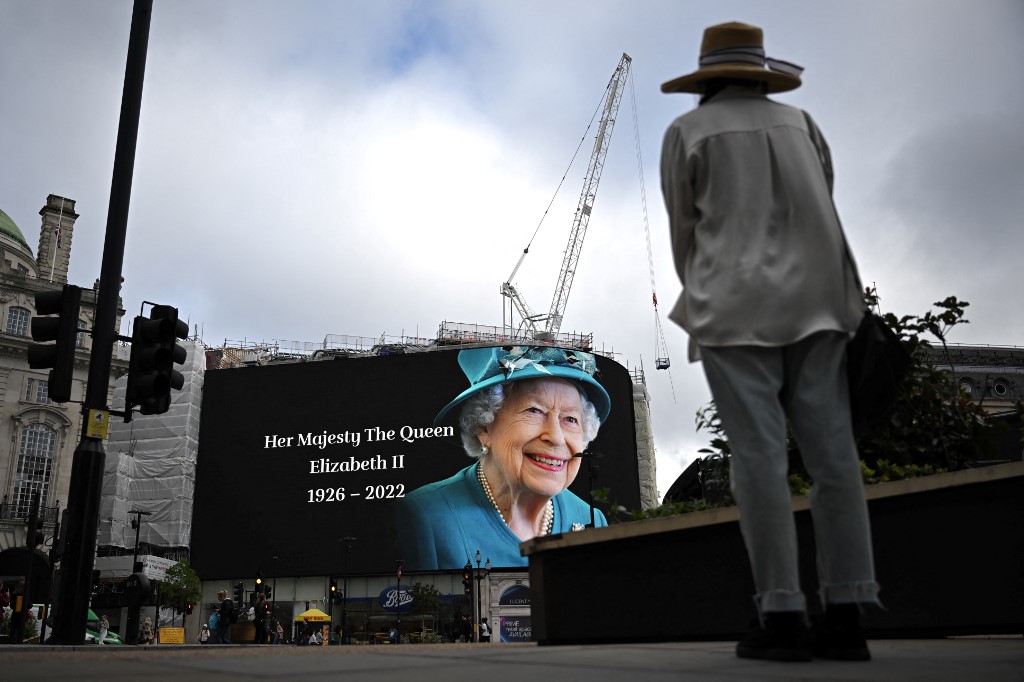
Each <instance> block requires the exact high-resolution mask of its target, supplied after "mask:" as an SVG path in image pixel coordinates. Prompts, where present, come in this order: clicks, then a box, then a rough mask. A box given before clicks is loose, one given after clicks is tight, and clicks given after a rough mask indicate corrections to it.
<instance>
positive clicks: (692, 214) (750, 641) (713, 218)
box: [661, 22, 879, 660]
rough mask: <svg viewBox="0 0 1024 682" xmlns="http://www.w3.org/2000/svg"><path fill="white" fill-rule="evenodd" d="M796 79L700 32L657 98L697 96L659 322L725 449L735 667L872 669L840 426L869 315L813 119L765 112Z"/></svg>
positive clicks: (673, 190) (668, 136)
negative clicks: (679, 337) (780, 663)
mask: <svg viewBox="0 0 1024 682" xmlns="http://www.w3.org/2000/svg"><path fill="white" fill-rule="evenodd" d="M801 72H802V69H801V68H800V67H798V66H795V65H793V64H789V63H787V62H782V61H779V60H775V59H770V58H767V57H765V54H764V41H763V32H762V30H761V29H760V28H758V27H756V26H751V25H749V24H743V23H738V22H730V23H726V24H719V25H716V26H711V27H709V28H707V29H706V30H705V31H704V37H703V43H702V45H701V54H700V63H699V68H698V69H697V71H695V72H693V73H690V74H687V75H685V76H681V77H679V78H676V79H674V80H671V81H668V82H666V83H664V84H663V85H662V86H661V89H662V91H663V92H684V93H695V94H698V95H700V101H699V104H698V105H697V107H696V108H695V109H694V110H693V111H690V112H689V113H687V114H684V115H683V116H680V117H679V118H677V119H676V120H675V121H673V122H672V124H671V125H670V126H669V128H668V130H667V131H666V133H665V138H664V143H663V147H662V157H661V181H662V192H663V194H664V198H665V205H666V208H667V210H668V217H669V226H670V229H671V236H672V250H673V257H674V260H675V265H676V270H677V272H678V274H679V278H680V280H681V283H682V285H683V291H682V293H681V294H680V296H679V299H678V301H677V302H676V304H675V306H674V308H673V309H672V312H671V313H670V315H669V317H670V318H671V319H672V320H673V321H675V322H677V323H678V324H679V325H681V326H682V327H683V328H684V329H685V330H686V332H687V333H688V335H689V357H690V360H691V361H697V360H700V361H702V362H703V368H704V373H705V376H706V377H707V381H708V384H709V386H710V388H711V394H712V397H713V398H714V401H715V405H716V407H717V410H718V416H719V418H720V419H721V423H722V426H723V428H724V430H725V433H726V436H727V437H728V439H729V446H730V449H731V451H732V457H731V486H732V492H733V497H734V498H735V500H736V504H737V505H738V507H739V511H740V529H741V531H742V534H743V539H744V542H745V544H746V548H747V555H748V558H749V560H750V564H751V569H752V572H753V577H754V585H755V589H756V596H755V604H756V606H757V610H758V615H759V624H758V626H757V627H756V628H755V629H754V630H753V631H752V632H751V633H750V634H748V635H747V636H746V637H744V638H743V639H742V640H741V641H740V642H739V644H738V645H737V648H736V654H737V655H738V656H739V657H741V658H766V659H773V660H810V658H811V657H812V653H813V655H818V656H822V657H826V658H837V659H848V660H868V659H869V658H870V653H869V651H868V648H867V643H866V641H865V639H864V635H863V631H862V630H861V625H860V608H861V606H862V605H864V604H877V603H878V590H879V587H878V584H877V583H876V582H875V575H874V561H873V558H872V553H871V531H870V527H869V524H868V515H867V505H866V502H865V499H864V490H863V483H862V478H861V473H860V463H859V456H858V454H857V448H856V445H855V443H854V440H853V432H852V427H851V424H850V409H849V396H848V388H847V380H846V344H847V342H848V341H849V339H850V338H851V336H852V334H853V332H854V330H855V329H856V328H857V324H858V322H859V321H860V319H861V317H862V316H863V311H864V308H865V303H864V301H863V299H862V296H861V293H860V292H861V287H860V283H859V278H858V275H857V270H856V265H855V264H854V261H853V257H852V255H851V254H850V253H849V249H848V248H847V246H846V242H845V238H844V236H843V234H842V228H841V226H840V224H839V219H838V216H837V213H836V208H835V206H834V204H833V202H832V165H831V157H830V153H829V148H828V145H827V144H826V142H825V139H824V137H823V136H822V133H821V131H820V130H819V129H818V127H817V125H816V124H815V123H814V121H813V120H812V119H811V117H810V116H809V115H808V114H806V113H805V112H803V111H802V110H800V109H797V108H795V107H791V106H787V105H785V104H781V103H778V102H775V101H774V100H771V99H769V98H768V97H767V95H768V94H770V93H779V92H785V91H787V90H793V89H795V88H797V87H799V86H800V84H801V80H800V73H801ZM787 421H788V424H789V426H790V427H791V428H792V432H793V434H794V436H795V438H796V441H797V443H798V445H799V447H800V453H801V456H802V458H803V462H804V465H805V466H806V468H807V471H808V473H809V474H810V475H811V478H812V479H813V481H814V486H813V487H812V489H811V493H810V500H811V513H812V518H813V520H814V531H815V539H816V545H817V550H818V567H819V569H818V570H819V575H818V579H819V584H820V585H821V596H822V600H823V601H824V603H825V618H824V625H823V627H822V628H821V629H820V630H818V631H816V632H815V633H814V638H813V640H812V637H811V632H810V631H809V630H808V628H807V603H806V598H805V596H804V594H803V592H801V590H800V579H799V575H798V573H797V541H796V528H795V524H794V520H793V514H792V501H791V494H790V491H789V485H788V470H787V465H788V459H787V450H786V431H787Z"/></svg>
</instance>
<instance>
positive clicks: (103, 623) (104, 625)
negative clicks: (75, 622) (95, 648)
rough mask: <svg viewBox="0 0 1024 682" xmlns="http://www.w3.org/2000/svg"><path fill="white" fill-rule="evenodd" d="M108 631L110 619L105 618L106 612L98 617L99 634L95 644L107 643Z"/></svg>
mask: <svg viewBox="0 0 1024 682" xmlns="http://www.w3.org/2000/svg"><path fill="white" fill-rule="evenodd" d="M108 632H110V621H109V620H108V619H107V614H105V613H104V614H103V615H102V616H101V617H100V636H99V641H98V642H97V644H106V643H107V633H108Z"/></svg>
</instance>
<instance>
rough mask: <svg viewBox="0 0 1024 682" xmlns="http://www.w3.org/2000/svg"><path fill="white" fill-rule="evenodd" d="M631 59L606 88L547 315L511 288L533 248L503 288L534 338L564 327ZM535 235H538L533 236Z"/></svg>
mask: <svg viewBox="0 0 1024 682" xmlns="http://www.w3.org/2000/svg"><path fill="white" fill-rule="evenodd" d="M632 61H633V60H632V58H631V57H630V56H629V55H628V54H626V53H625V52H623V53H622V59H620V60H619V65H618V66H617V67H615V72H614V73H613V74H612V77H611V80H609V81H608V86H607V88H606V89H605V94H604V98H603V99H602V106H603V109H602V112H601V120H600V123H599V124H598V128H597V136H596V138H595V139H594V150H593V153H592V154H591V156H590V165H589V166H588V168H587V175H586V177H585V178H584V180H583V191H582V192H581V193H580V201H579V204H578V205H577V206H576V214H575V217H574V218H573V223H572V229H571V230H570V232H569V243H568V245H567V246H566V249H565V257H564V258H563V259H562V269H561V271H560V272H559V273H558V281H557V282H556V283H555V293H554V296H553V297H552V298H551V307H550V308H549V310H548V313H547V315H543V314H538V313H535V312H533V310H532V309H531V308H530V306H529V305H527V303H526V301H525V300H524V299H523V297H522V295H521V294H520V293H519V291H517V290H516V288H515V287H514V286H513V285H512V280H513V279H514V278H515V276H516V273H517V272H519V267H520V266H521V265H522V264H523V260H524V259H525V258H526V254H527V253H529V251H530V247H529V245H527V247H526V248H525V249H523V254H522V255H521V256H520V257H519V262H518V263H516V267H515V269H513V270H512V274H511V275H509V277H508V280H507V281H506V282H504V283H503V284H502V285H501V295H502V296H505V297H506V298H508V299H510V302H511V304H512V305H514V306H515V308H516V310H517V311H518V312H519V315H520V317H521V318H522V320H523V325H525V326H526V327H527V329H528V330H529V332H530V333H531V334H532V336H533V338H535V339H542V340H552V339H554V338H555V336H556V335H557V334H558V331H559V329H561V327H562V317H563V316H564V315H565V306H566V304H567V303H568V301H569V292H570V290H571V289H572V281H573V278H574V277H575V275H576V265H577V263H579V259H580V252H581V251H582V249H583V240H584V238H585V237H586V236H587V225H588V224H589V223H590V214H591V212H592V211H593V208H594V198H595V196H596V195H597V185H598V183H599V182H600V181H601V171H602V170H603V169H604V161H605V157H606V156H607V155H608V144H609V142H610V141H611V137H612V130H613V129H614V128H615V119H616V117H617V116H618V112H619V103H620V102H621V100H622V94H623V92H624V91H625V85H626V81H627V79H628V77H629V69H630V64H631V63H632ZM534 234H536V232H535V233H534Z"/></svg>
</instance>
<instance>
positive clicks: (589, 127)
mask: <svg viewBox="0 0 1024 682" xmlns="http://www.w3.org/2000/svg"><path fill="white" fill-rule="evenodd" d="M616 75H618V71H616V72H615V73H613V74H612V77H611V78H610V79H609V80H608V85H606V86H605V88H604V92H603V93H602V94H601V99H600V100H598V102H597V107H596V108H595V109H594V114H593V115H592V116H591V117H590V123H588V124H587V129H586V130H584V131H583V137H581V138H580V143H579V144H578V145H576V151H575V152H573V154H572V158H571V159H569V165H568V166H566V168H565V172H564V173H563V174H562V179H561V180H559V181H558V187H556V188H555V193H554V194H553V195H551V201H549V202H548V207H547V208H545V209H544V214H543V215H541V217H540V222H538V223H537V227H535V228H534V230H533V234H532V235H530V241H529V242H527V243H526V248H525V249H523V256H522V257H520V259H519V264H520V265H521V264H522V259H523V257H525V255H526V254H527V253H529V252H530V247H531V246H533V240H534V239H535V238H536V237H537V233H538V232H540V226H541V225H543V224H544V219H545V218H547V217H548V212H549V211H550V210H551V206H552V205H554V203H555V199H556V198H557V197H558V191H559V190H561V189H562V185H563V184H565V179H566V178H567V177H568V176H569V171H570V170H571V169H572V164H573V163H575V162H576V157H577V156H578V155H579V153H580V150H581V149H582V148H583V143H584V142H586V141H587V135H589V134H590V129H591V128H592V127H594V121H595V120H596V119H597V115H598V112H600V111H601V108H602V106H603V104H604V101H605V99H606V98H607V97H608V91H609V89H611V87H612V82H613V81H614V80H615V76H616ZM634 114H635V112H634ZM518 269H519V265H516V270H518ZM514 276H515V270H513V272H512V275H511V276H510V277H509V281H511V280H512V277H514Z"/></svg>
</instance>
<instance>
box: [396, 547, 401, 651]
mask: <svg viewBox="0 0 1024 682" xmlns="http://www.w3.org/2000/svg"><path fill="white" fill-rule="evenodd" d="M396 563H398V590H397V594H396V595H395V600H396V606H397V610H396V611H395V613H396V614H398V628H397V632H396V636H395V644H401V643H402V560H401V559H399V560H398V561H397V562H396Z"/></svg>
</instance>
